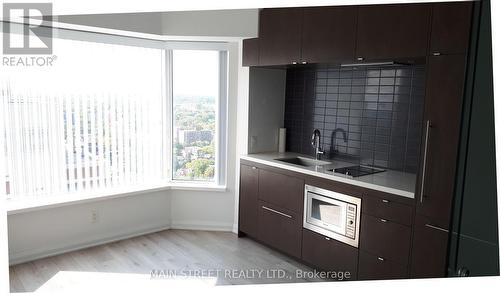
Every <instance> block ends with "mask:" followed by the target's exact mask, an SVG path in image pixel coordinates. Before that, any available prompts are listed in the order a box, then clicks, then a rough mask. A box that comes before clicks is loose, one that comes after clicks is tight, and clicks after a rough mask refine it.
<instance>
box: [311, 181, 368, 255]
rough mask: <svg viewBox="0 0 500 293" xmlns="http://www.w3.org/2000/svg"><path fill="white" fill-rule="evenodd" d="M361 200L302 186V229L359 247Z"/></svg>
mask: <svg viewBox="0 0 500 293" xmlns="http://www.w3.org/2000/svg"><path fill="white" fill-rule="evenodd" d="M360 215H361V199H360V198H357V197H353V196H349V195H346V194H342V193H338V192H334V191H331V190H326V189H322V188H319V187H315V186H311V185H307V184H306V185H305V188H304V225H303V227H304V228H306V229H309V230H312V231H315V232H317V233H319V234H322V235H324V236H326V237H331V238H333V239H335V240H338V241H341V242H344V243H346V244H349V245H352V246H354V247H358V245H359V225H360Z"/></svg>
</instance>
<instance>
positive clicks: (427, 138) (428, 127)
mask: <svg viewBox="0 0 500 293" xmlns="http://www.w3.org/2000/svg"><path fill="white" fill-rule="evenodd" d="M430 128H431V121H430V120H427V122H426V124H425V144H424V162H423V164H422V178H421V179H420V181H421V182H420V203H423V202H424V186H425V171H426V167H427V149H428V146H429V131H430Z"/></svg>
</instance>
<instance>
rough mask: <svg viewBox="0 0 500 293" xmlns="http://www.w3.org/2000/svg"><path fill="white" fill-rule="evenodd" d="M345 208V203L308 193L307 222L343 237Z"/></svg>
mask: <svg viewBox="0 0 500 293" xmlns="http://www.w3.org/2000/svg"><path fill="white" fill-rule="evenodd" d="M346 208H347V204H346V203H345V202H342V201H338V200H334V199H332V198H328V197H324V196H321V195H318V194H315V193H313V192H308V207H307V216H308V217H307V222H309V223H310V224H313V225H316V226H319V227H322V228H323V229H327V230H330V231H332V232H335V233H339V234H342V235H344V234H345V229H346V227H345V224H346V223H345V221H346Z"/></svg>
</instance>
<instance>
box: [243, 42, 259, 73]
mask: <svg viewBox="0 0 500 293" xmlns="http://www.w3.org/2000/svg"><path fill="white" fill-rule="evenodd" d="M242 63H243V66H257V65H259V39H258V38H253V39H245V40H243V62H242Z"/></svg>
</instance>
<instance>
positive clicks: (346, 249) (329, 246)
mask: <svg viewBox="0 0 500 293" xmlns="http://www.w3.org/2000/svg"><path fill="white" fill-rule="evenodd" d="M302 259H303V260H304V261H305V262H307V263H308V264H310V265H312V266H314V267H316V268H318V269H321V270H325V271H335V272H337V273H340V272H342V273H344V274H345V273H346V272H349V274H350V278H346V280H356V279H357V265H358V264H357V261H358V249H357V248H355V247H353V246H350V245H347V244H344V243H342V242H339V241H337V240H334V239H331V238H328V237H325V236H323V235H321V234H318V233H315V232H313V231H310V230H307V229H303V230H302Z"/></svg>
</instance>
